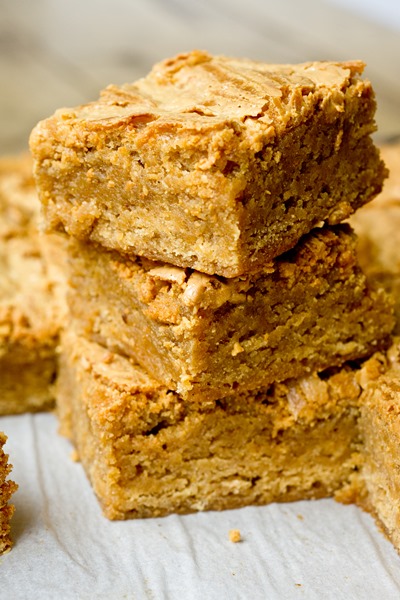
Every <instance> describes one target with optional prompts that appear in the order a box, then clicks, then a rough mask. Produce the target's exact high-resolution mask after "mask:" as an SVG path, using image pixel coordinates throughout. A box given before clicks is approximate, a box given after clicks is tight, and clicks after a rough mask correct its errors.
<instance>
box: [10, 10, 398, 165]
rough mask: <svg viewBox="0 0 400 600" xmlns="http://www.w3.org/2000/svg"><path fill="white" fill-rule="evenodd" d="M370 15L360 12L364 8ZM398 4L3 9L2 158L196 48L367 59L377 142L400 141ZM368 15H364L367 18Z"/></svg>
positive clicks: (291, 58)
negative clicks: (79, 107)
mask: <svg viewBox="0 0 400 600" xmlns="http://www.w3.org/2000/svg"><path fill="white" fill-rule="evenodd" d="M361 5H362V7H361V8H360V6H361ZM399 7H400V2H398V0H380V1H379V4H376V3H375V2H374V0H369V1H368V0H364V1H363V2H361V1H357V0H346V1H345V0H325V1H324V0H279V2H272V1H270V0H264V1H263V0H246V1H243V0H164V1H163V0H113V1H111V0H108V1H107V0H68V2H62V1H61V0H35V1H34V2H33V1H32V0H0V48H1V52H0V81H1V94H0V131H1V135H0V153H1V154H5V153H7V154H8V153H13V152H17V151H20V150H24V149H26V147H27V140H28V136H29V132H30V130H31V129H32V127H33V126H34V125H35V124H36V122H37V121H38V120H40V119H42V118H44V117H47V116H49V115H50V114H52V113H53V111H54V110H55V109H56V108H58V107H61V106H74V105H76V104H80V103H83V102H87V101H90V100H92V99H95V98H97V96H98V92H99V90H100V89H101V88H103V87H105V86H106V85H107V84H109V83H123V82H126V81H134V80H135V79H137V78H138V77H141V76H143V75H145V74H146V73H147V72H148V70H149V69H150V68H151V66H152V64H153V63H154V62H156V61H158V60H161V59H162V58H166V57H168V56H172V55H174V54H176V53H178V52H182V51H187V50H190V49H193V48H201V49H205V50H208V51H210V52H212V53H219V54H227V55H231V56H246V57H248V58H254V59H257V60H263V61H266V62H302V61H307V60H321V59H328V60H329V59H334V60H342V59H351V58H360V59H363V60H364V61H365V62H366V63H367V69H366V74H367V76H368V77H369V78H370V79H371V81H372V83H373V85H374V88H375V91H376V94H377V99H378V113H377V122H378V133H377V139H378V138H379V139H387V138H388V137H392V136H396V135H399V134H400V15H399V12H400V8H399ZM360 10H362V12H360Z"/></svg>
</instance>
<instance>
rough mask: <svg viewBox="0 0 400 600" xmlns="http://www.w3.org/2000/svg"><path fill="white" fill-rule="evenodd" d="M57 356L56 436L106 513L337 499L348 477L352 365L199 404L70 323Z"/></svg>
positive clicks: (352, 468) (354, 387) (355, 458)
mask: <svg viewBox="0 0 400 600" xmlns="http://www.w3.org/2000/svg"><path fill="white" fill-rule="evenodd" d="M60 359H61V364H60V376H59V379H58V384H57V406H58V414H59V418H60V422H61V432H62V433H63V434H64V435H67V436H68V437H70V438H71V440H72V441H73V444H74V445H75V447H76V449H77V452H78V455H79V458H80V460H81V462H82V464H83V466H84V468H85V470H86V473H87V475H88V477H89V479H90V481H91V483H92V486H93V489H94V491H95V493H96V495H97V497H98V499H99V501H100V503H101V506H102V508H103V511H104V514H105V516H107V517H108V518H110V519H125V518H135V517H156V516H163V515H167V514H170V513H188V512H193V511H200V510H222V509H229V508H237V507H240V506H245V505H249V504H265V503H268V502H273V501H292V500H299V499H308V498H322V497H326V496H331V495H334V494H338V497H339V498H340V497H341V496H343V495H344V496H347V495H348V494H349V493H350V494H351V493H352V491H351V490H352V489H353V487H354V486H355V485H356V481H357V477H358V467H359V464H360V455H359V450H360V443H359V437H358V432H357V418H358V414H359V410H358V406H357V401H358V396H359V392H360V388H359V386H358V384H357V382H356V379H355V375H354V372H353V371H351V370H349V369H342V370H341V371H338V372H336V373H334V374H331V375H330V376H329V377H319V376H318V375H316V374H313V375H311V376H309V377H307V378H304V379H302V380H299V381H289V382H286V383H282V384H274V385H273V386H271V387H269V388H264V389H261V390H257V391H256V392H249V393H237V392H235V393H234V395H233V396H232V397H230V398H229V399H226V401H225V400H219V401H216V402H215V403H211V404H208V405H207V404H203V403H200V404H199V403H193V402H185V401H183V400H182V398H180V397H179V396H178V395H177V394H176V393H174V392H171V391H169V390H168V389H167V388H166V387H164V386H162V385H160V384H159V383H158V382H156V381H155V380H154V379H152V378H151V377H150V376H148V375H147V374H146V373H145V372H144V371H143V370H142V369H141V368H140V367H138V366H137V365H135V364H133V363H132V361H129V360H128V359H126V358H124V357H121V356H119V355H117V354H114V353H111V352H110V351H109V350H107V349H105V348H103V347H101V346H99V345H97V344H95V343H93V342H89V341H87V340H86V339H84V338H81V337H77V336H76V335H74V334H73V333H72V332H71V331H69V332H68V334H65V335H64V336H63V339H62V342H61V356H60ZM353 480H354V481H353Z"/></svg>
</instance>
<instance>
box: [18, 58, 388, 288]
mask: <svg viewBox="0 0 400 600" xmlns="http://www.w3.org/2000/svg"><path fill="white" fill-rule="evenodd" d="M363 68H364V64H363V63H362V62H361V61H350V62H342V63H341V62H310V63H303V64H296V65H273V64H263V63H260V62H254V61H250V60H239V59H233V58H226V57H223V56H210V55H209V54H207V53H205V52H200V51H193V52H190V53H188V54H181V55H179V56H177V57H175V58H172V59H169V60H165V61H164V62H162V63H160V64H158V65H156V66H155V67H154V68H153V70H152V71H151V72H150V73H149V75H148V76H147V77H145V78H143V79H140V80H138V81H136V82H135V83H131V84H126V85H122V86H120V87H117V86H115V85H111V86H109V87H107V88H106V89H105V90H104V91H103V92H102V94H101V97H100V99H99V100H98V101H96V102H92V103H90V104H87V105H84V106H79V107H77V108H74V109H60V110H58V111H57V112H56V113H55V114H54V116H52V117H50V118H48V119H47V120H45V121H42V122H40V123H39V124H38V125H37V126H36V128H35V129H34V130H33V132H32V135H31V139H30V146H31V151H32V154H33V157H34V159H35V175H36V181H37V185H38V190H39V196H40V199H41V202H42V204H43V207H44V214H45V218H46V223H47V227H48V229H49V230H66V231H67V232H68V233H69V234H71V235H73V236H76V237H77V238H80V239H82V240H92V241H96V242H98V243H100V244H102V245H103V246H105V247H108V248H112V249H116V250H118V251H121V252H124V253H126V254H137V255H140V256H145V257H147V258H151V259H153V260H160V261H165V262H167V263H170V264H173V265H178V266H183V267H191V268H194V269H197V270H199V271H201V272H204V273H208V274H216V275H222V276H225V277H235V276H238V275H241V274H243V273H249V272H255V271H258V270H260V269H262V267H263V265H264V264H265V262H267V261H269V260H271V259H272V258H274V257H276V256H278V255H280V254H282V253H283V252H285V251H287V250H289V249H290V248H292V247H293V246H295V245H296V243H297V242H298V240H299V239H300V237H301V236H302V235H304V234H305V233H307V232H309V231H310V230H311V229H312V228H313V227H314V226H315V225H316V224H318V223H320V222H321V221H324V222H327V223H329V224H336V223H338V222H340V221H342V220H344V219H346V218H347V217H348V216H349V215H350V214H351V213H352V212H353V211H354V210H356V209H357V208H358V207H359V206H361V205H362V204H364V203H365V202H367V201H369V200H371V198H373V197H374V196H375V195H376V194H377V193H378V192H379V191H380V190H381V187H382V182H383V180H384V178H385V175H386V170H385V167H384V165H383V162H382V161H381V159H380V156H379V152H378V150H377V149H376V148H375V146H374V144H373V141H372V139H371V135H370V134H371V133H372V132H373V131H374V130H375V123H374V113H375V100H374V94H373V90H372V87H371V84H370V82H369V81H367V80H365V79H363V78H362V77H361V74H362V71H363Z"/></svg>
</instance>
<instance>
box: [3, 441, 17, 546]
mask: <svg viewBox="0 0 400 600" xmlns="http://www.w3.org/2000/svg"><path fill="white" fill-rule="evenodd" d="M6 441H7V437H6V436H5V435H4V433H3V432H0V554H3V553H4V552H7V550H9V549H10V548H11V545H12V542H11V538H10V519H11V517H12V515H13V513H14V506H13V505H12V504H9V500H10V498H11V496H12V495H13V493H14V492H15V491H16V490H17V488H18V486H17V484H16V483H14V482H13V481H11V480H9V479H8V474H9V473H10V471H11V468H12V466H11V465H10V464H9V462H8V455H7V454H5V452H4V449H3V446H4V444H5V443H6Z"/></svg>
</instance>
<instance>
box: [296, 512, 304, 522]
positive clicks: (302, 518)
mask: <svg viewBox="0 0 400 600" xmlns="http://www.w3.org/2000/svg"><path fill="white" fill-rule="evenodd" d="M297 518H298V519H299V521H304V517H303V515H301V514H300V513H299V514H298V515H297Z"/></svg>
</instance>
